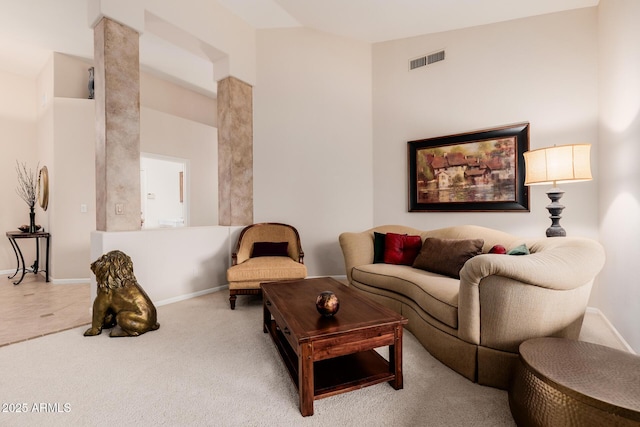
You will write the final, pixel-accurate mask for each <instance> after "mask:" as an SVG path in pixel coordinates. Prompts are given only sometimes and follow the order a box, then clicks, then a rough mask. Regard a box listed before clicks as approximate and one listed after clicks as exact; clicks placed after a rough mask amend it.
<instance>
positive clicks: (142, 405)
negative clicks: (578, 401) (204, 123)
mask: <svg viewBox="0 0 640 427" xmlns="http://www.w3.org/2000/svg"><path fill="white" fill-rule="evenodd" d="M228 307H229V306H228V295H227V293H226V292H217V293H214V294H210V295H206V296H203V297H198V298H193V299H190V300H187V301H182V302H179V303H175V304H170V305H166V306H162V307H159V308H158V312H159V321H160V323H161V327H160V329H159V330H158V331H154V332H150V333H147V334H145V335H142V336H140V337H137V338H109V337H108V335H107V333H106V332H103V334H102V335H100V336H97V337H83V336H82V333H83V332H84V330H85V327H81V328H75V329H71V330H68V331H64V332H60V333H57V334H52V335H47V336H44V337H41V338H37V339H34V340H29V341H24V342H20V343H17V344H12V345H9V346H5V347H2V348H0V372H1V373H2V374H1V375H2V378H1V380H0V397H1V398H2V399H1V400H2V402H1V403H2V404H3V405H5V404H7V405H8V404H12V403H13V404H15V403H19V404H24V405H23V407H24V408H26V413H10V412H2V411H0V425H2V426H33V425H47V426H69V425H84V426H112V425H123V426H156V425H168V426H178V425H207V426H320V425H323V426H324V425H333V426H417V425H428V426H462V425H465V426H468V425H473V426H513V425H514V422H513V420H512V418H511V414H510V412H509V407H508V401H507V393H506V392H504V391H501V390H496V389H492V388H488V387H483V386H479V385H477V384H473V383H471V382H469V381H468V380H466V379H465V378H463V377H461V376H460V375H458V374H456V373H455V372H453V371H451V370H450V369H448V368H446V367H445V366H443V365H442V364H441V363H440V362H438V361H437V360H435V359H434V358H433V357H431V356H430V355H429V353H428V352H427V351H426V350H424V348H423V347H422V346H421V345H420V343H418V341H417V340H416V339H415V338H414V337H413V335H411V334H410V333H406V335H405V340H404V375H405V376H404V389H403V390H398V391H396V390H394V389H393V388H392V387H391V386H390V385H389V384H386V383H384V384H378V385H375V386H372V387H367V388H364V389H361V390H358V391H354V392H350V393H346V394H341V395H337V396H333V397H329V398H325V399H321V400H316V401H315V404H314V409H315V414H314V415H313V416H311V417H302V416H301V415H300V412H299V409H298V396H297V391H296V389H295V387H294V385H293V382H292V381H291V379H290V377H289V376H288V374H287V372H286V371H285V368H284V365H283V363H282V361H281V360H280V356H279V354H278V352H277V350H276V349H275V346H274V345H273V343H272V342H271V338H270V337H269V336H268V335H267V334H264V333H263V332H262V327H261V320H262V307H261V302H260V300H257V299H251V298H246V297H245V298H238V306H237V309H236V310H235V311H231V310H229V308H228ZM0 409H5V410H9V409H10V408H9V407H3V408H0ZM13 409H14V410H15V406H14V407H13ZM36 410H39V411H36Z"/></svg>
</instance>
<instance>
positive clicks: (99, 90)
mask: <svg viewBox="0 0 640 427" xmlns="http://www.w3.org/2000/svg"><path fill="white" fill-rule="evenodd" d="M94 68H95V75H94V81H95V105H96V135H97V136H96V229H97V230H98V231H131V230H139V229H140V228H141V226H140V60H139V34H138V32H137V31H135V30H133V29H131V28H129V27H127V26H125V25H122V24H119V23H118V22H116V21H113V20H111V19H109V18H106V17H105V18H102V19H101V20H100V22H99V23H98V24H97V25H96V26H95V27H94Z"/></svg>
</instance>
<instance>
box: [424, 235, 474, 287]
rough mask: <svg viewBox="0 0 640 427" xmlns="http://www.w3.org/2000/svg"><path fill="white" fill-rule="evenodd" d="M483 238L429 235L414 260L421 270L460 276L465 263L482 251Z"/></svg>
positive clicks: (455, 276) (457, 277)
mask: <svg viewBox="0 0 640 427" xmlns="http://www.w3.org/2000/svg"><path fill="white" fill-rule="evenodd" d="M483 245H484V240H482V239H438V238H435V237H428V238H426V239H425V240H424V244H423V245H422V249H420V253H419V254H418V256H417V257H416V259H415V261H414V262H413V267H415V268H419V269H421V270H427V271H432V272H434V273H440V274H444V275H446V276H450V277H453V278H456V279H459V278H460V270H462V267H463V266H464V263H465V262H467V261H468V260H470V259H471V258H473V257H474V256H476V255H479V254H481V253H482V246H483Z"/></svg>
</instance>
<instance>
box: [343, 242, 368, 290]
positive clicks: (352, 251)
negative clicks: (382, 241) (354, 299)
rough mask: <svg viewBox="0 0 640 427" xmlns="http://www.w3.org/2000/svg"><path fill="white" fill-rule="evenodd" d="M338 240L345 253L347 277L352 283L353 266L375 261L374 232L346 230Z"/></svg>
mask: <svg viewBox="0 0 640 427" xmlns="http://www.w3.org/2000/svg"><path fill="white" fill-rule="evenodd" d="M338 240H339V241H340V247H341V248H342V254H343V255H344V267H345V270H346V272H347V279H348V280H349V283H351V270H352V269H353V267H356V266H358V265H364V264H371V263H372V262H373V234H372V232H370V231H363V232H360V233H352V232H345V233H342V234H340V237H339V238H338Z"/></svg>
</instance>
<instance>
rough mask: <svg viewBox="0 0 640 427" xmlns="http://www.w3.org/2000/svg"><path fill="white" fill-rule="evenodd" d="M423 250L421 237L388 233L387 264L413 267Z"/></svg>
mask: <svg viewBox="0 0 640 427" xmlns="http://www.w3.org/2000/svg"><path fill="white" fill-rule="evenodd" d="M420 248H422V240H421V239H420V236H408V235H406V234H396V233H387V235H386V237H385V241H384V262H385V263H386V264H401V265H412V264H413V261H414V260H415V259H416V256H418V252H420Z"/></svg>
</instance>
